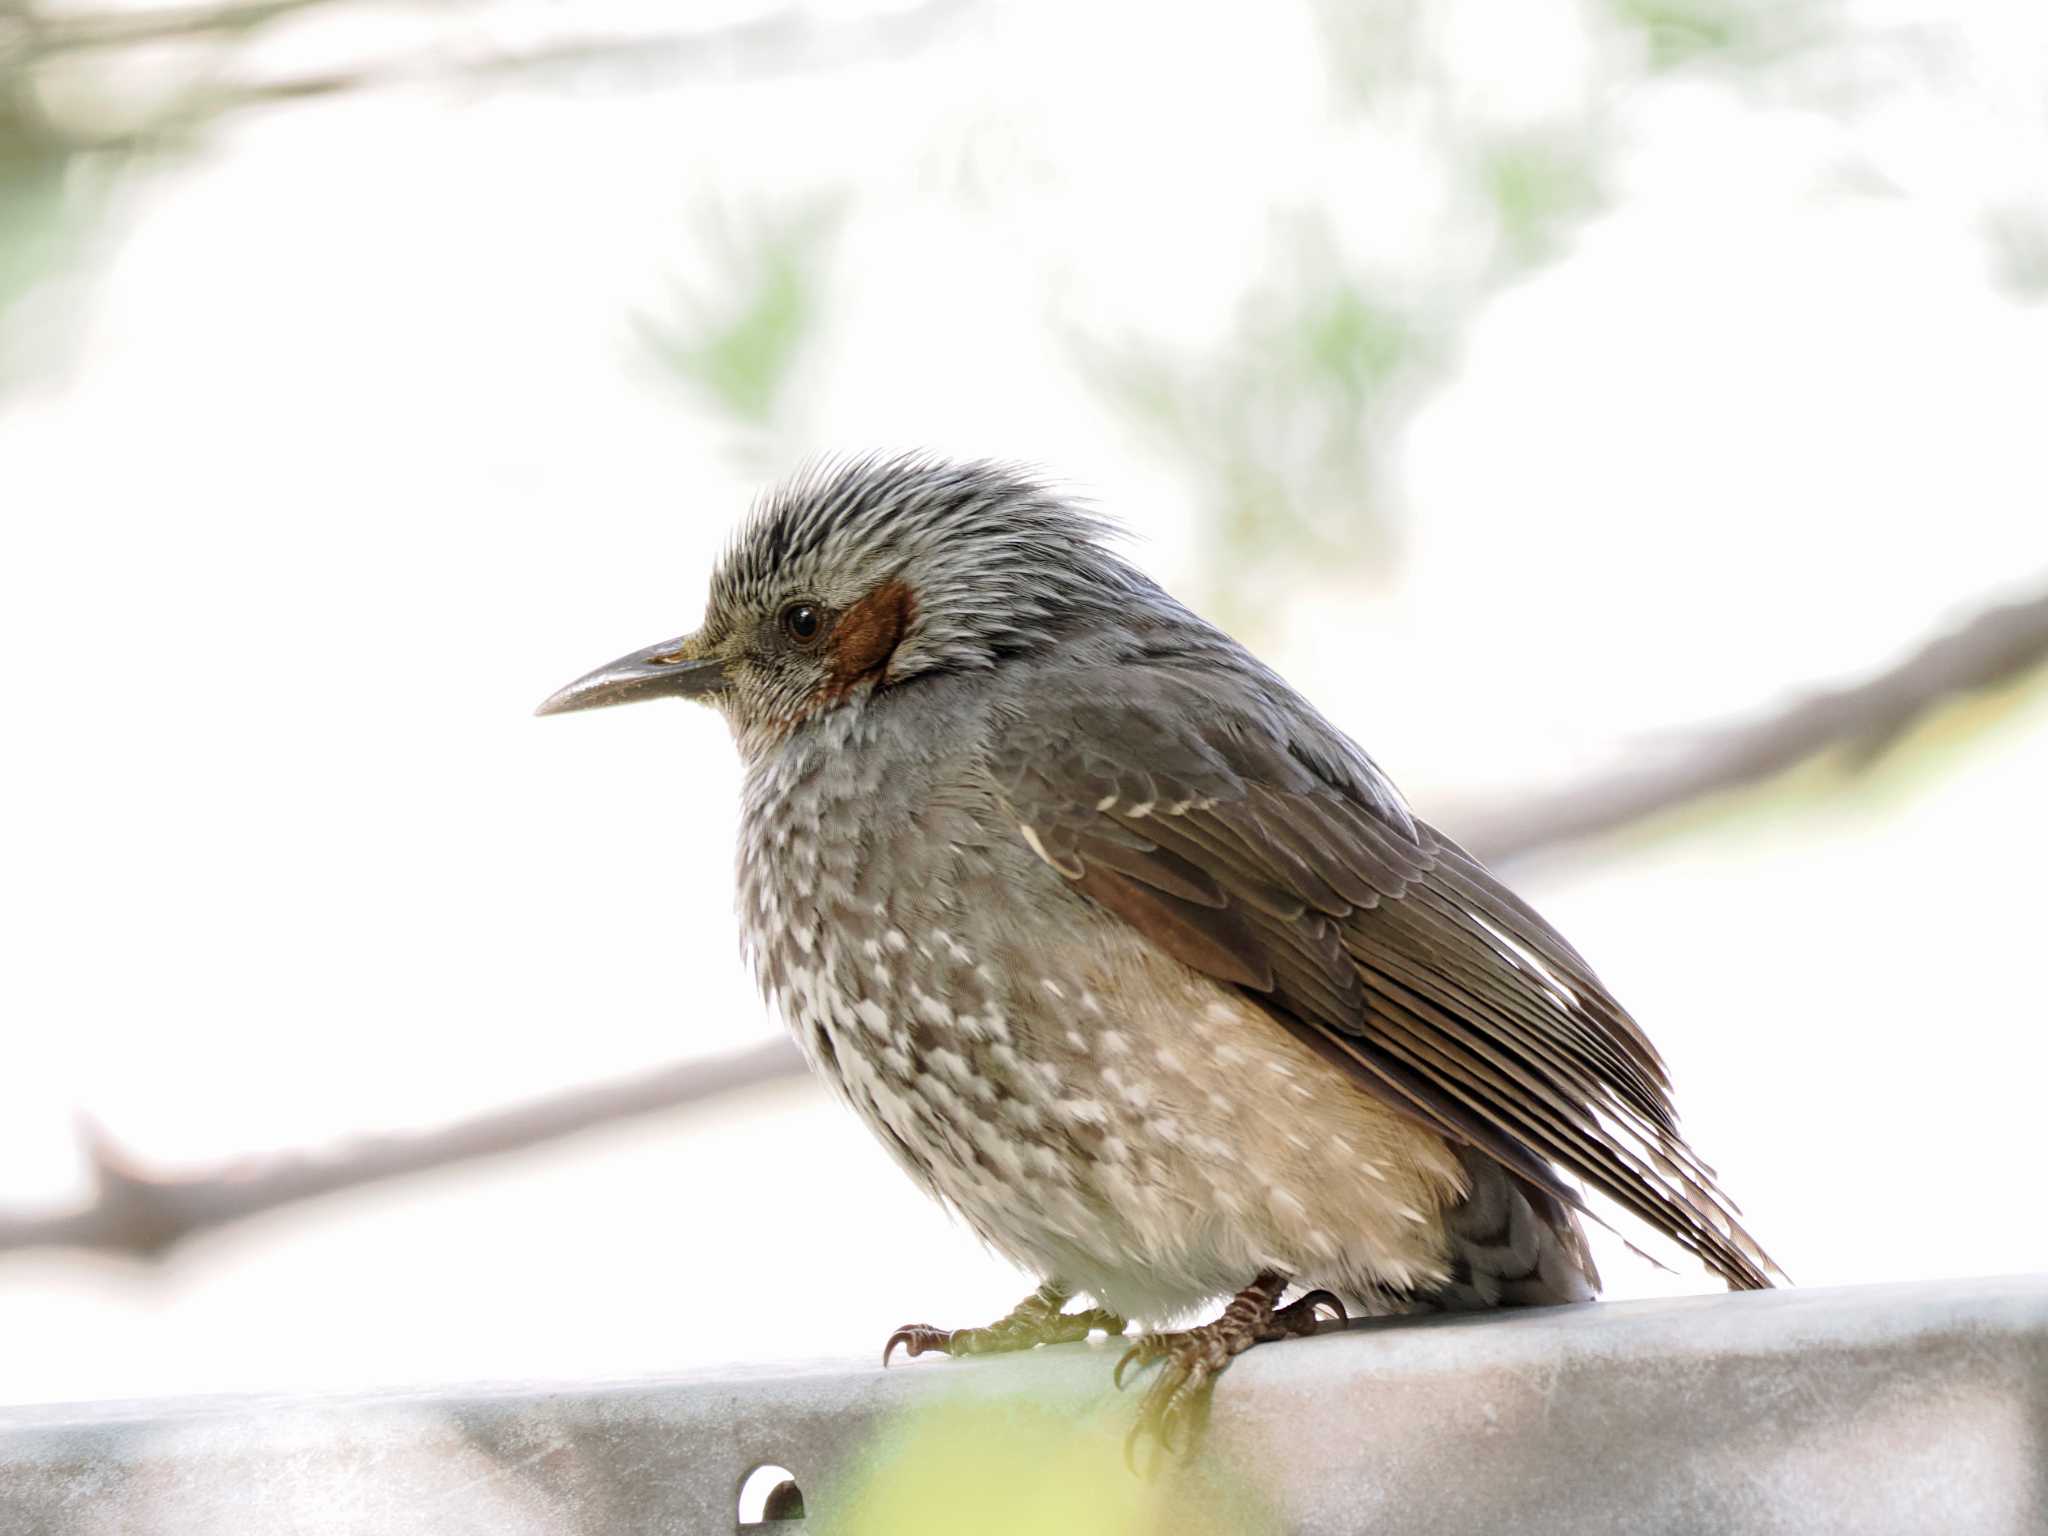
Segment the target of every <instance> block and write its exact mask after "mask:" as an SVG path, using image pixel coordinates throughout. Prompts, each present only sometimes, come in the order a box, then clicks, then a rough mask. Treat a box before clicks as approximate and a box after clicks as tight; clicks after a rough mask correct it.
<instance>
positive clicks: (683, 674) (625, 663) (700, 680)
mask: <svg viewBox="0 0 2048 1536" xmlns="http://www.w3.org/2000/svg"><path fill="white" fill-rule="evenodd" d="M725 682H726V678H725V663H724V662H722V661H720V660H719V659H718V658H717V657H716V656H704V655H700V654H699V647H698V642H697V637H696V636H695V635H682V636H679V637H677V638H676V639H674V640H664V641H662V642H661V644H659V645H650V646H648V647H647V649H646V650H644V651H635V652H634V653H633V654H632V655H630V656H621V657H620V658H619V659H618V660H617V661H608V662H606V663H605V664H604V665H603V666H601V667H599V668H598V669H597V670H596V671H595V672H586V673H585V674H584V675H583V676H581V677H579V678H577V679H576V681H575V682H573V683H571V684H570V685H569V686H568V687H566V688H563V689H560V690H558V691H556V692H554V693H551V694H549V695H548V696H547V697H546V698H545V699H542V700H541V702H540V708H538V709H536V710H535V711H534V713H535V714H536V715H566V714H567V713H569V711H570V710H572V709H603V708H606V707H607V706H608V705H612V704H632V703H636V702H638V701H639V700H641V699H657V698H662V697H665V696H672V697H677V698H687V697H692V696H696V697H702V696H704V695H706V694H713V693H717V692H718V691H719V690H720V689H722V688H723V687H725Z"/></svg>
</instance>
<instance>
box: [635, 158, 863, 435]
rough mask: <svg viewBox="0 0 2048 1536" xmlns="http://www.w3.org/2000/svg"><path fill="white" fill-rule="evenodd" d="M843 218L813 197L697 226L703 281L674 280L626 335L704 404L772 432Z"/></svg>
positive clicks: (814, 325)
mask: <svg viewBox="0 0 2048 1536" xmlns="http://www.w3.org/2000/svg"><path fill="white" fill-rule="evenodd" d="M843 213H844V203H843V201H842V200H840V199H838V198H819V199H814V200H813V201H811V202H809V203H807V204H805V205H804V206H803V207H801V208H799V209H798V210H797V211H796V212H794V213H791V214H784V215H753V216H737V217H736V216H734V215H732V214H730V213H729V212H714V213H712V214H708V215H706V216H704V217H702V218H700V219H699V220H698V221H697V227H696V233H697V237H698V238H697V240H696V241H695V244H696V246H697V250H696V252H695V253H694V254H695V256H696V258H697V259H695V260H694V261H692V262H691V263H690V265H691V266H692V267H693V268H694V269H695V270H696V271H698V272H700V273H702V274H704V275H703V276H701V277H700V278H698V279H696V280H694V281H686V280H685V279H682V278H680V277H679V278H676V279H674V280H672V281H671V283H670V285H669V292H668V294H667V296H666V299H665V301H664V304H663V306H662V310H661V312H660V313H658V314H656V313H647V312H642V313H638V314H635V315H634V316H633V318H632V324H633V331H634V334H635V335H636V336H637V337H638V339H639V340H640V342H641V344H642V345H643V346H644V347H645V348H646V350H647V352H648V353H649V354H650V355H651V356H652V357H653V358H654V359H655V361H657V362H658V363H659V364H661V365H662V367H663V369H664V370H665V371H666V373H667V374H668V375H670V376H672V377H674V378H676V379H679V380H681V381H682V382H683V383H684V384H685V385H687V386H688V387H689V388H690V389H691V390H692V391H693V392H694V393H695V394H696V395H697V396H699V397H700V398H701V399H702V400H703V401H704V402H705V403H706V404H708V405H710V406H712V407H713V408H714V409H716V410H718V411H720V412H723V413H724V414H725V415H727V416H729V417H730V418H732V419H734V420H735V421H736V422H738V423H739V424H740V425H742V426H744V427H747V428H752V429H758V430H769V429H773V428H775V427H776V426H778V425H779V424H780V423H781V421H782V413H783V411H784V409H785V407H786V405H787V403H788V401H789V395H790V383H791V380H792V378H793V376H794V375H795V373H796V371H797V368H798V366H799V364H800V363H801V362H802V360H803V358H804V355H805V349H806V348H807V347H808V346H809V344H810V343H811V342H812V341H814V340H815V339H816V336H817V333H818V329H819V325H820V321H821V318H822V316H823V313H824V308H825V304H824V289H825V284H826V280H827V276H828V273H829V269H830V264H831V259H832V251H833V243H834V237H835V236H836V234H837V233H838V230H839V227H840V224H841V221H842V217H843Z"/></svg>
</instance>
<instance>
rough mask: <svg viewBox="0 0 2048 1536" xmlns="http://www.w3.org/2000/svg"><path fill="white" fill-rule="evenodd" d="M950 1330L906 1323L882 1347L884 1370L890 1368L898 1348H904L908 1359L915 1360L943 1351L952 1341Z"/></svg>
mask: <svg viewBox="0 0 2048 1536" xmlns="http://www.w3.org/2000/svg"><path fill="white" fill-rule="evenodd" d="M952 1338H953V1335H952V1332H951V1330H950V1329H946V1328H934V1327H933V1326H932V1325H931V1324H930V1323H905V1324H904V1325H903V1326H902V1327H901V1328H898V1329H897V1330H896V1331H895V1332H894V1333H892V1334H890V1335H889V1342H888V1343H886V1344H884V1345H883V1346H882V1368H883V1369H884V1370H887V1369H888V1368H889V1357H890V1356H891V1355H893V1354H895V1353H896V1347H897V1346H898V1345H899V1344H900V1345H901V1346H902V1347H903V1350H904V1353H905V1355H906V1357H907V1358H909V1359H912V1360H915V1359H916V1358H917V1357H918V1356H919V1355H924V1354H929V1353H931V1352H932V1351H933V1350H941V1351H943V1350H944V1349H945V1348H946V1345H947V1344H948V1343H950V1342H951V1341H952Z"/></svg>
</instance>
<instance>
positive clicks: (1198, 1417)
mask: <svg viewBox="0 0 2048 1536" xmlns="http://www.w3.org/2000/svg"><path fill="white" fill-rule="evenodd" d="M1286 1289H1287V1279H1286V1277H1285V1276H1284V1275H1275V1274H1264V1275H1261V1276H1259V1278H1258V1279H1256V1280H1254V1281H1253V1282H1252V1283H1251V1284H1250V1285H1248V1286H1246V1287H1245V1288H1244V1289H1243V1290H1242V1291H1240V1292H1238V1294H1237V1295H1236V1296H1234V1297H1233V1298H1231V1302H1230V1305H1229V1306H1227V1307H1225V1308H1224V1309H1223V1315H1222V1316H1221V1317H1219V1318H1217V1319H1216V1321H1215V1322H1213V1323H1204V1324H1203V1325H1202V1326H1201V1327H1199V1328H1190V1329H1188V1330H1187V1331H1186V1332H1184V1333H1148V1334H1146V1335H1144V1336H1143V1337H1142V1338H1140V1339H1139V1340H1138V1342H1137V1343H1135V1344H1133V1345H1132V1346H1131V1347H1130V1348H1129V1349H1127V1350H1125V1351H1124V1357H1123V1359H1121V1360H1119V1361H1117V1363H1116V1384H1117V1385H1118V1386H1119V1387H1121V1386H1122V1385H1123V1384H1124V1369H1125V1367H1127V1366H1130V1365H1132V1364H1135V1365H1137V1366H1138V1368H1139V1369H1141V1370H1142V1369H1143V1368H1144V1367H1146V1366H1148V1365H1150V1364H1152V1362H1153V1361H1155V1360H1164V1361H1165V1362H1166V1369H1165V1370H1163V1371H1161V1372H1160V1373H1159V1379H1158V1380H1157V1381H1155V1382H1153V1383H1152V1385H1151V1386H1150V1387H1149V1388H1148V1389H1147V1390H1146V1393H1145V1397H1144V1400H1143V1401H1142V1402H1140V1403H1139V1404H1138V1419H1137V1422H1136V1423H1134V1424H1133V1425H1132V1426H1131V1432H1130V1434H1129V1435H1128V1436H1126V1437H1125V1439H1124V1461H1125V1463H1126V1464H1127V1465H1128V1466H1129V1467H1130V1468H1131V1470H1132V1471H1133V1472H1135V1471H1137V1469H1138V1462H1137V1451H1138V1441H1139V1440H1140V1438H1142V1437H1143V1436H1145V1435H1147V1434H1149V1435H1151V1436H1152V1437H1153V1438H1154V1439H1155V1440H1157V1441H1158V1442H1159V1444H1160V1446H1161V1447H1162V1448H1164V1449H1165V1450H1166V1451H1167V1452H1168V1453H1169V1454H1171V1453H1173V1452H1175V1451H1178V1450H1180V1449H1182V1446H1181V1445H1178V1444H1176V1441H1177V1440H1179V1439H1180V1433H1181V1431H1182V1430H1183V1429H1189V1430H1191V1431H1196V1432H1199V1430H1200V1427H1201V1422H1202V1420H1203V1419H1204V1418H1206V1416H1207V1409H1208V1406H1209V1394H1210V1393H1211V1392H1212V1391H1214V1389H1215V1385H1216V1378H1217V1376H1218V1375H1220V1374H1221V1373H1222V1371H1223V1368H1224V1367H1225V1366H1227V1365H1229V1364H1230V1362H1231V1361H1232V1360H1234V1359H1236V1358H1237V1357H1238V1356H1239V1355H1241V1354H1243V1353H1244V1352H1245V1351H1246V1350H1248V1349H1250V1348H1251V1347H1252V1346H1253V1345H1254V1344H1266V1343H1270V1342H1272V1341H1273V1340H1276V1339H1292V1338H1302V1337H1305V1336H1307V1335H1308V1334H1312V1333H1314V1332H1315V1331H1316V1326H1317V1318H1316V1313H1317V1310H1318V1309H1327V1310H1328V1311H1329V1312H1330V1314H1331V1315H1332V1316H1333V1317H1334V1318H1335V1319H1336V1320H1337V1321H1338V1322H1340V1323H1341V1322H1343V1321H1344V1320H1345V1312H1344V1303H1343V1302H1341V1301H1339V1300H1338V1299H1337V1298H1336V1297H1335V1296H1332V1295H1331V1294H1330V1293H1329V1292H1328V1291H1310V1292H1309V1293H1308V1294H1307V1295H1306V1296H1304V1297H1302V1298H1301V1299H1300V1300H1299V1301H1295V1302H1290V1303H1289V1304H1288V1305H1287V1306H1284V1307H1276V1306H1275V1303H1277V1302H1278V1301H1279V1300H1280V1293H1281V1292H1282V1291H1284V1290H1286ZM1188 1443H1189V1444H1192V1440H1190V1441H1189V1442H1188Z"/></svg>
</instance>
